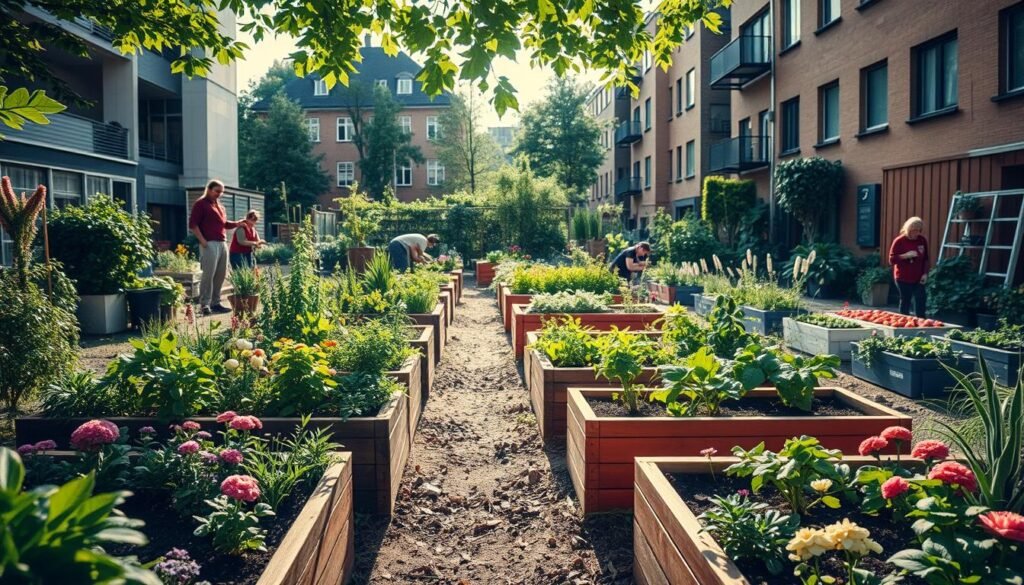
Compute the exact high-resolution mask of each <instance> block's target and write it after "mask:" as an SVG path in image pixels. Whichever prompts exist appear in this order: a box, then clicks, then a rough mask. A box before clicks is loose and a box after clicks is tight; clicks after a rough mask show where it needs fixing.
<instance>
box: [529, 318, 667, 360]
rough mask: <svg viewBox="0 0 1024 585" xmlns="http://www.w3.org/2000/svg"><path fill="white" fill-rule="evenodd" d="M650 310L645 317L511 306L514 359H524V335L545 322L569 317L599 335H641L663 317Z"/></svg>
mask: <svg viewBox="0 0 1024 585" xmlns="http://www.w3.org/2000/svg"><path fill="white" fill-rule="evenodd" d="M609 307H610V308H611V309H612V311H615V310H616V309H621V305H610V306H609ZM649 307H650V310H649V311H647V312H644V313H615V312H611V313H573V314H568V315H566V314H562V313H527V312H526V311H527V309H528V308H529V305H512V345H513V348H514V349H515V354H516V359H519V358H522V357H523V349H524V348H525V347H526V334H527V333H529V332H530V331H537V330H539V329H540V328H541V327H543V326H544V324H543V321H546V320H547V319H564V318H565V317H572V318H573V319H579V321H580V324H581V325H583V326H584V327H592V328H594V329H597V330H599V331H609V330H611V328H612V327H618V328H619V329H631V330H633V331H640V330H643V329H645V328H647V327H648V326H650V325H653V324H654V322H655V321H657V320H658V319H661V318H662V317H663V316H664V312H663V310H662V309H660V308H658V307H655V306H653V305H649Z"/></svg>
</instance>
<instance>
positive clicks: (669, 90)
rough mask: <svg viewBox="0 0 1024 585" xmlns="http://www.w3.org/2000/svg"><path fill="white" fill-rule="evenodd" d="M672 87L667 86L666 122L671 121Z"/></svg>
mask: <svg viewBox="0 0 1024 585" xmlns="http://www.w3.org/2000/svg"><path fill="white" fill-rule="evenodd" d="M672 118H673V116H672V86H671V85H669V86H668V121H669V122H671V121H672Z"/></svg>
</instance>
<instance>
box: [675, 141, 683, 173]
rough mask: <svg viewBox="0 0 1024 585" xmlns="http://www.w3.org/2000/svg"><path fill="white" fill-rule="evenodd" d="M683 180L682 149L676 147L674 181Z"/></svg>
mask: <svg viewBox="0 0 1024 585" xmlns="http://www.w3.org/2000/svg"><path fill="white" fill-rule="evenodd" d="M682 178H683V147H682V146H677V147H676V180H677V181H679V180H681V179H682Z"/></svg>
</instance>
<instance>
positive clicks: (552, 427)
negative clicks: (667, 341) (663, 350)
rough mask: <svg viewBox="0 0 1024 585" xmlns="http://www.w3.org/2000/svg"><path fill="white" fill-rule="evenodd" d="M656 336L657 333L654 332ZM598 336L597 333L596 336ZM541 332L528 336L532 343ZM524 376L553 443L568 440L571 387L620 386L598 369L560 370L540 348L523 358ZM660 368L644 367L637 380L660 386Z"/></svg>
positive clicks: (540, 423) (544, 435)
mask: <svg viewBox="0 0 1024 585" xmlns="http://www.w3.org/2000/svg"><path fill="white" fill-rule="evenodd" d="M650 334H651V335H653V334H655V333H654V332H651V333H650ZM595 335H596V334H595ZM537 337H538V333H537V332H536V331H531V332H530V333H527V334H526V340H527V343H528V344H532V343H534V342H536V341H537ZM523 373H524V375H525V377H526V388H527V390H528V391H529V392H530V404H531V406H533V414H534V415H535V416H536V418H537V428H538V429H539V430H540V436H541V439H543V440H544V441H550V440H555V439H564V438H565V420H566V410H565V403H566V394H567V392H568V390H569V387H570V386H572V387H587V388H613V387H617V386H618V383H616V382H610V381H608V380H606V379H605V378H602V377H600V376H598V375H597V374H596V373H595V372H594V368H592V367H591V368H556V367H555V366H554V365H552V363H551V360H549V359H548V356H546V355H544V354H543V353H541V352H539V351H537V350H536V349H527V350H526V353H525V354H524V355H523ZM658 380H659V377H658V368H644V371H643V373H642V374H640V376H639V377H638V378H637V382H638V383H640V384H656V383H657V381H658Z"/></svg>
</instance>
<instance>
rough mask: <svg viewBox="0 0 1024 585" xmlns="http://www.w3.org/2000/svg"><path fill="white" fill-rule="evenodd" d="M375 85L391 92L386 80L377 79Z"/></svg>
mask: <svg viewBox="0 0 1024 585" xmlns="http://www.w3.org/2000/svg"><path fill="white" fill-rule="evenodd" d="M375 83H376V84H377V87H383V88H384V89H386V90H388V91H391V85H390V84H389V83H388V80H387V79H378V80H376V82H375Z"/></svg>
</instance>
